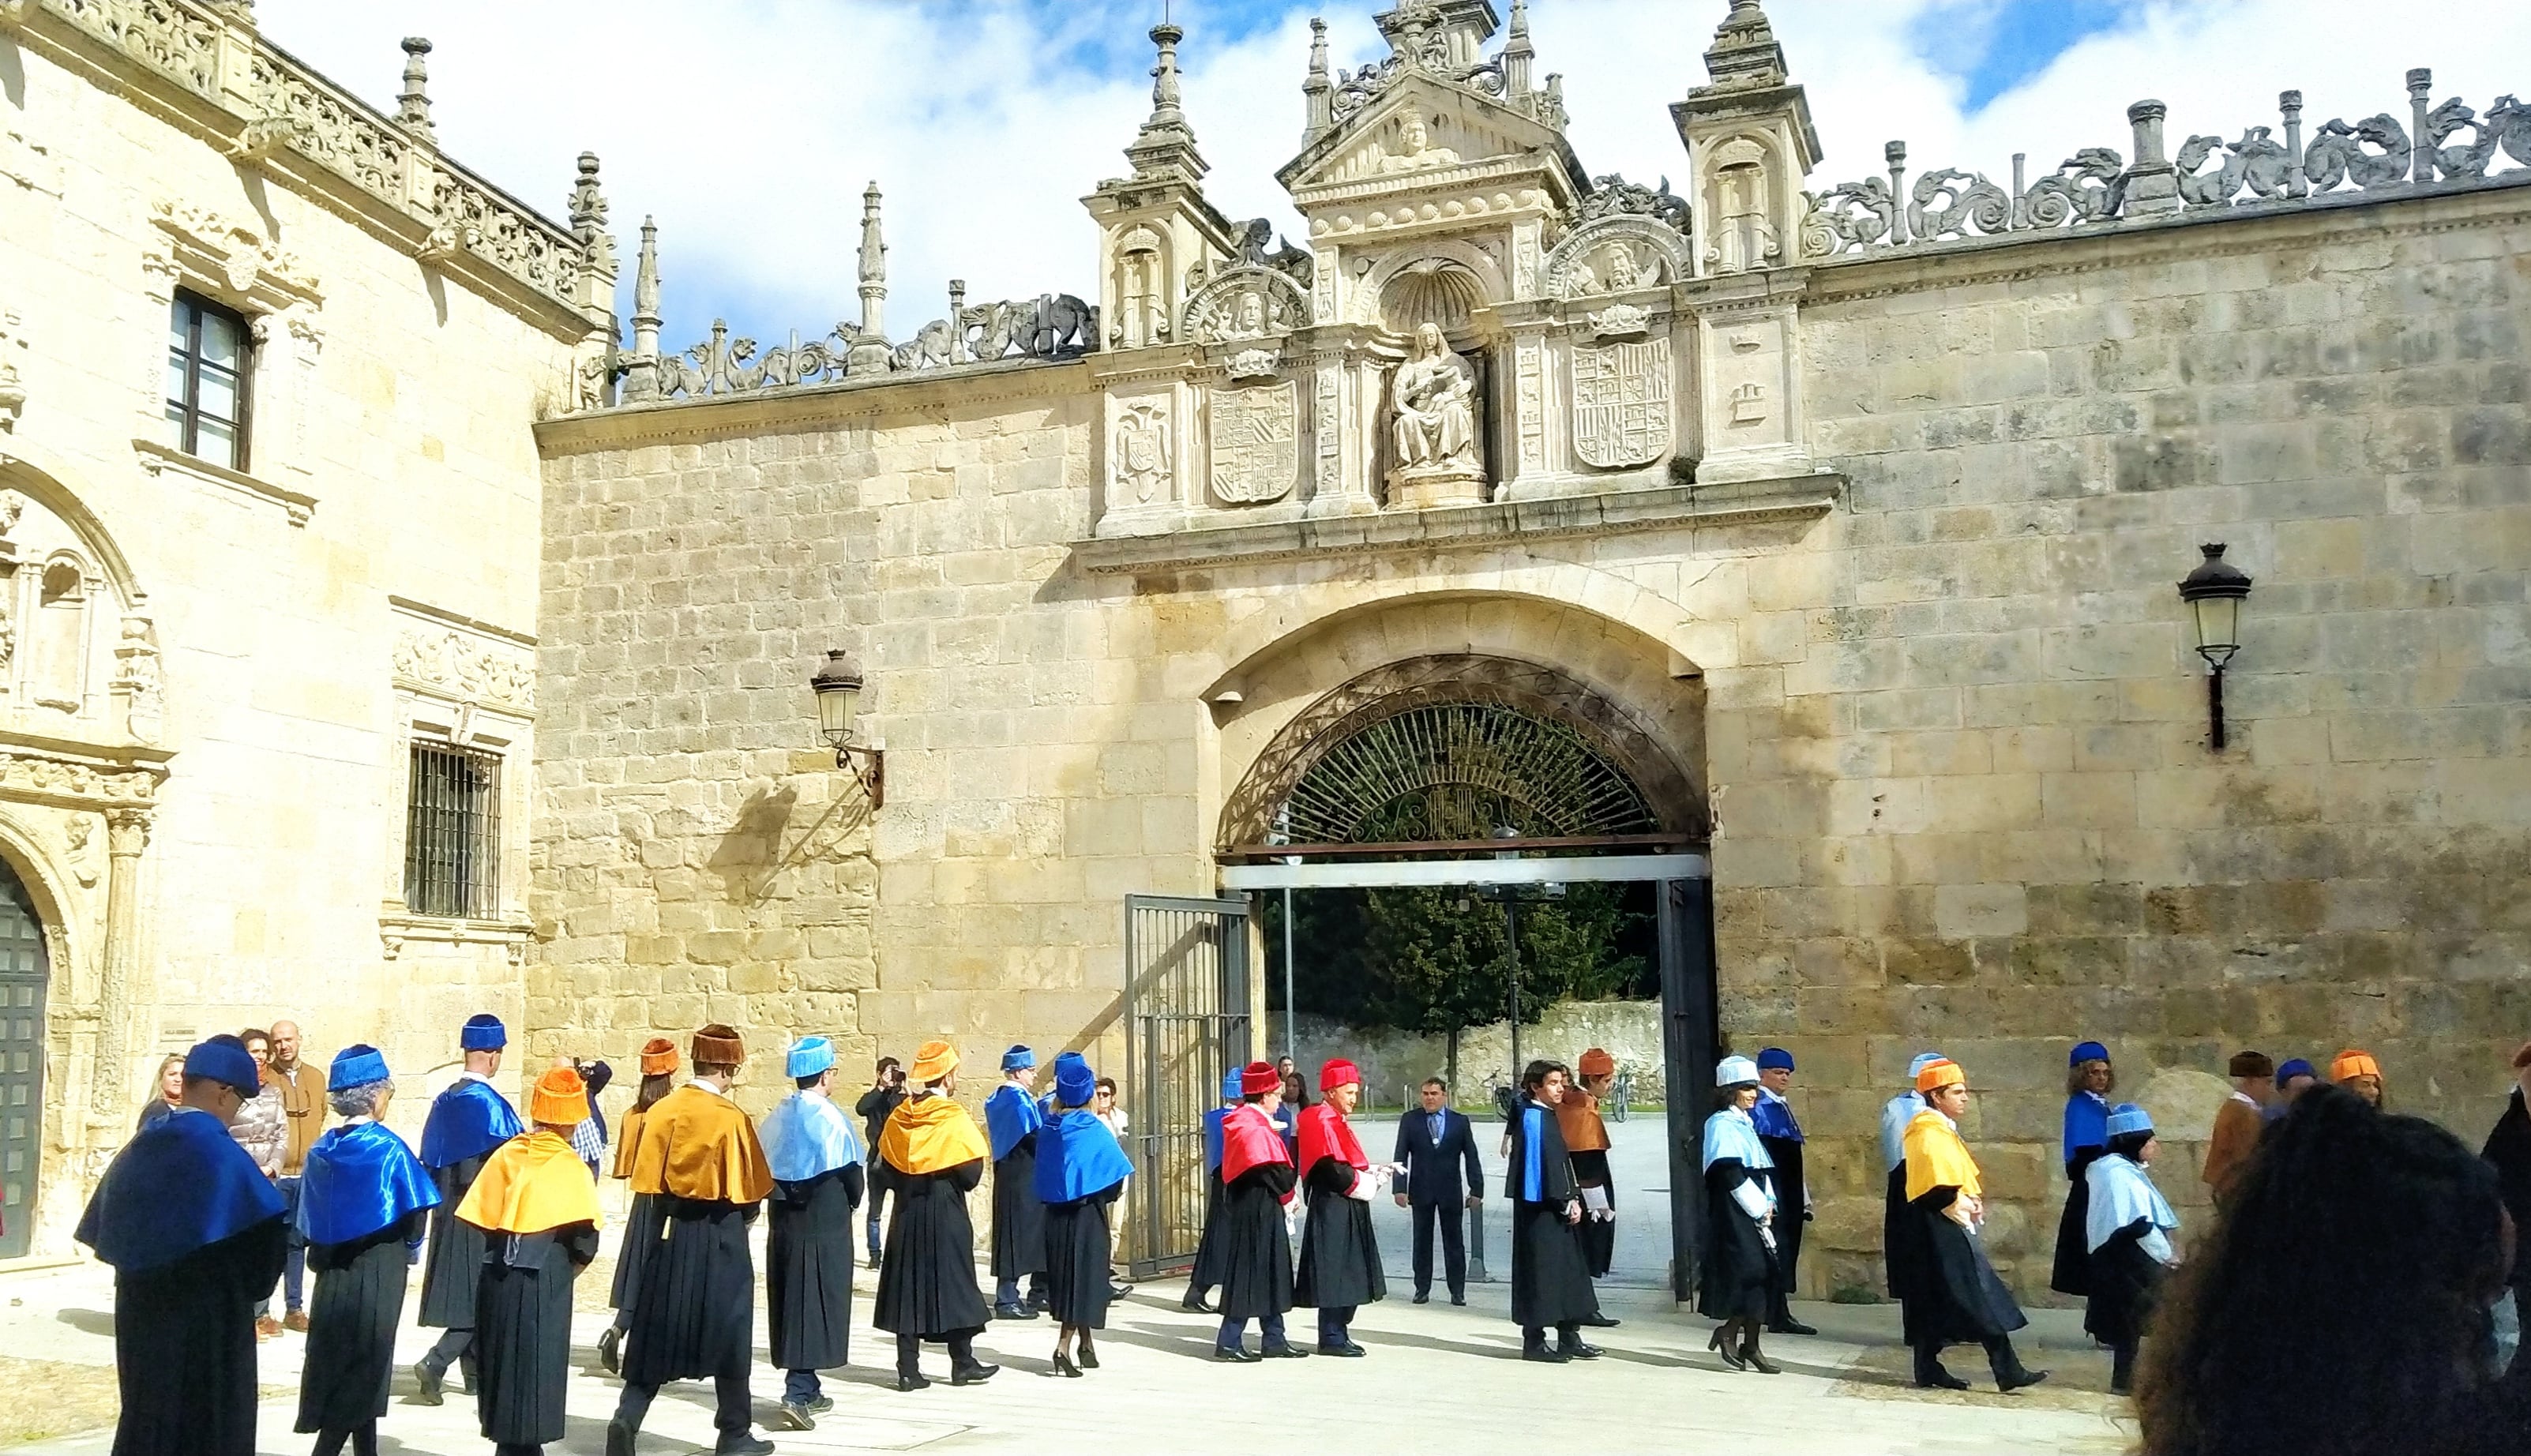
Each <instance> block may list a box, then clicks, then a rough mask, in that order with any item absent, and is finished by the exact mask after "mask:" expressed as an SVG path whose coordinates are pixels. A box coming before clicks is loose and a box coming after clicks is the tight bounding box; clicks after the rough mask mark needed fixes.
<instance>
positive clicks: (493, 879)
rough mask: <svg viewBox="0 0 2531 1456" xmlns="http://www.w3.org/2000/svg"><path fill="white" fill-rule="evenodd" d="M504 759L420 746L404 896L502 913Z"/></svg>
mask: <svg viewBox="0 0 2531 1456" xmlns="http://www.w3.org/2000/svg"><path fill="white" fill-rule="evenodd" d="M500 790H501V760H500V759H498V758H496V757H493V756H490V755H488V754H473V753H468V752H467V751H466V750H464V749H456V748H450V747H448V746H447V745H445V744H428V743H418V744H415V745H414V746H413V778H412V787H411V789H410V790H409V791H408V796H407V800H406V812H405V836H404V903H405V908H406V909H408V910H411V911H412V912H413V913H414V914H416V915H433V916H446V917H448V918H449V919H451V920H488V919H490V918H491V917H493V916H495V915H498V914H499V913H500V864H501V792H500Z"/></svg>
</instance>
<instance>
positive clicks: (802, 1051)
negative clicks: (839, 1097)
mask: <svg viewBox="0 0 2531 1456" xmlns="http://www.w3.org/2000/svg"><path fill="white" fill-rule="evenodd" d="M834 1064H835V1046H834V1043H833V1042H831V1041H828V1040H827V1039H826V1038H825V1037H823V1036H803V1037H801V1038H800V1039H799V1040H797V1041H794V1042H792V1043H791V1052H790V1055H788V1056H786V1057H784V1058H783V1059H782V1073H783V1075H784V1076H786V1077H815V1076H816V1075H817V1074H818V1073H820V1072H823V1071H824V1070H826V1069H827V1068H828V1067H831V1066H833V1065H834Z"/></svg>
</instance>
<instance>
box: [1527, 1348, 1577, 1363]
mask: <svg viewBox="0 0 2531 1456" xmlns="http://www.w3.org/2000/svg"><path fill="white" fill-rule="evenodd" d="M1520 1358H1521V1359H1523V1360H1535V1361H1537V1362H1539V1363H1540V1364H1541V1365H1563V1364H1565V1363H1567V1362H1569V1361H1571V1360H1572V1359H1573V1357H1572V1356H1570V1355H1567V1354H1565V1353H1564V1352H1563V1351H1561V1350H1551V1349H1548V1348H1547V1346H1545V1345H1523V1346H1521V1348H1520Z"/></svg>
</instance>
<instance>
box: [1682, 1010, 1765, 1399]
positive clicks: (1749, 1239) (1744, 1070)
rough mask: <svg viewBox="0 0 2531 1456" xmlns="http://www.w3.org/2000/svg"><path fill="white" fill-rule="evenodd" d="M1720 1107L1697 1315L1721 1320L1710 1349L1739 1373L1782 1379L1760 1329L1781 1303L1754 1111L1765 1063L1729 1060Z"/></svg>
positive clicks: (1709, 1153) (1710, 1141) (1711, 1130)
mask: <svg viewBox="0 0 2531 1456" xmlns="http://www.w3.org/2000/svg"><path fill="white" fill-rule="evenodd" d="M1714 1081H1715V1087H1716V1088H1717V1089H1718V1092H1717V1095H1716V1100H1717V1101H1718V1102H1719V1103H1720V1105H1719V1106H1717V1107H1716V1108H1715V1112H1714V1115H1713V1116H1712V1117H1709V1118H1707V1119H1706V1120H1705V1249H1704V1259H1703V1260H1702V1264H1703V1267H1702V1268H1701V1270H1700V1271H1699V1277H1698V1279H1697V1295H1696V1309H1697V1313H1698V1314H1700V1315H1703V1316H1705V1317H1706V1318H1708V1319H1718V1320H1720V1321H1722V1322H1721V1324H1720V1326H1719V1327H1717V1328H1716V1329H1715V1331H1714V1340H1713V1343H1712V1344H1711V1345H1710V1346H1708V1348H1709V1349H1714V1350H1719V1351H1721V1352H1722V1362H1723V1364H1725V1365H1728V1366H1730V1367H1731V1368H1732V1369H1733V1370H1755V1371H1758V1372H1761V1373H1764V1374H1770V1375H1772V1374H1776V1373H1779V1368H1778V1367H1776V1366H1775V1365H1773V1364H1772V1363H1770V1362H1769V1361H1768V1359H1767V1356H1766V1352H1765V1351H1764V1350H1763V1349H1762V1348H1760V1345H1759V1340H1758V1329H1759V1326H1760V1325H1762V1324H1763V1323H1765V1321H1766V1317H1767V1309H1768V1306H1770V1305H1772V1303H1773V1302H1774V1294H1775V1287H1776V1285H1777V1284H1779V1283H1781V1282H1782V1280H1781V1275H1780V1274H1779V1273H1778V1271H1777V1269H1776V1265H1775V1251H1776V1244H1775V1224H1776V1222H1777V1218H1776V1214H1777V1211H1778V1209H1779V1208H1780V1206H1781V1205H1780V1204H1778V1203H1777V1201H1776V1197H1775V1191H1774V1184H1773V1181H1772V1180H1773V1176H1774V1171H1775V1170H1774V1159H1773V1157H1772V1155H1770V1154H1769V1152H1768V1151H1767V1146H1766V1144H1765V1143H1763V1142H1761V1141H1760V1140H1759V1137H1758V1125H1757V1123H1755V1122H1754V1121H1752V1120H1751V1119H1750V1116H1749V1109H1750V1108H1751V1107H1752V1106H1754V1105H1756V1103H1757V1100H1758V1064H1757V1063H1755V1062H1752V1061H1751V1060H1749V1059H1748V1058H1747V1057H1745V1056H1727V1057H1724V1058H1723V1059H1722V1061H1721V1063H1720V1065H1718V1066H1716V1067H1715V1069H1714Z"/></svg>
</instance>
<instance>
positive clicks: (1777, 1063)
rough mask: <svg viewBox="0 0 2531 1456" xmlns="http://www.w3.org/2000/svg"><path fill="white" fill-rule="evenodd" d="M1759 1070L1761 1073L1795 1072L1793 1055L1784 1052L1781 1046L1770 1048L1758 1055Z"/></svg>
mask: <svg viewBox="0 0 2531 1456" xmlns="http://www.w3.org/2000/svg"><path fill="white" fill-rule="evenodd" d="M1758 1070H1759V1071H1761V1072H1789V1071H1791V1070H1793V1054H1792V1053H1791V1052H1789V1051H1786V1050H1784V1049H1783V1048H1782V1047H1780V1046H1770V1047H1768V1048H1767V1049H1766V1050H1765V1051H1762V1052H1760V1053H1758Z"/></svg>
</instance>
